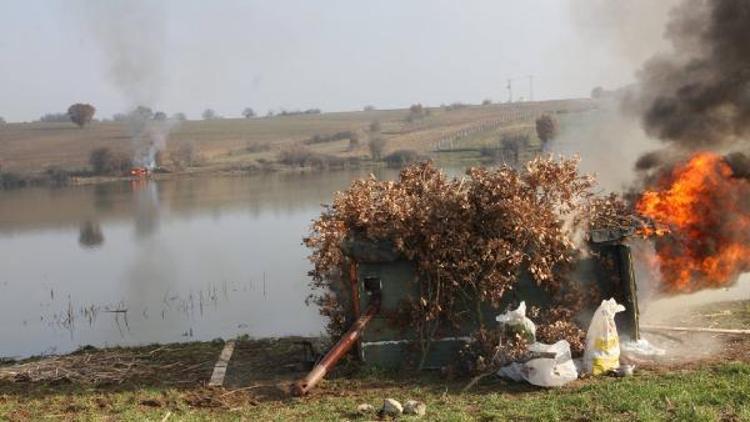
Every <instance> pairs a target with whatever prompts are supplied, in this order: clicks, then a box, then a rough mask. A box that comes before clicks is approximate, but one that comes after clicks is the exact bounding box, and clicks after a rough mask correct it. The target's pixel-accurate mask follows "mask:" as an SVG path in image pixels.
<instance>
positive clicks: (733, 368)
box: [0, 362, 750, 421]
mask: <svg viewBox="0 0 750 422" xmlns="http://www.w3.org/2000/svg"><path fill="white" fill-rule="evenodd" d="M464 383H465V381H461V382H457V381H445V380H443V379H441V378H439V377H435V376H422V377H417V378H412V377H406V378H398V377H395V376H387V375H382V374H380V375H375V374H370V375H361V376H355V377H353V378H347V379H339V380H333V381H327V382H324V383H323V384H322V385H321V386H320V388H318V389H317V390H316V391H315V392H314V393H313V394H312V395H311V396H310V397H306V398H302V399H294V398H286V397H280V398H278V399H272V400H266V401H257V400H254V399H253V396H252V394H251V393H249V392H247V391H240V392H236V393H229V394H227V392H226V391H224V390H213V391H211V390H207V389H203V388H195V389H179V388H166V389H161V388H153V387H145V388H139V389H126V390H122V391H117V390H116V389H115V390H113V391H108V390H107V389H102V390H100V389H96V388H82V387H77V386H72V385H65V386H48V387H45V388H41V389H36V390H34V391H30V392H21V391H16V392H15V393H10V394H9V393H7V392H4V391H3V389H0V415H3V417H4V418H6V419H9V420H17V419H42V418H44V417H45V416H47V417H49V416H60V417H64V418H70V419H73V418H74V419H76V420H101V419H103V418H113V419H117V420H161V419H162V418H163V417H164V416H165V415H166V414H167V412H171V413H172V418H174V420H187V421H189V420H239V419H246V420H331V421H333V420H346V419H350V420H367V419H368V418H362V417H359V416H358V415H356V414H355V413H354V409H355V408H356V406H357V405H358V404H360V403H371V404H373V405H375V406H376V407H377V406H379V405H380V404H381V403H382V400H383V399H384V398H386V397H393V398H395V399H397V400H400V401H402V402H403V401H405V400H407V399H417V400H422V401H424V402H425V403H427V406H428V410H427V411H428V417H427V418H426V419H428V420H445V421H469V420H514V421H517V420H601V421H611V420H646V421H648V420H680V421H691V420H695V421H702V420H707V421H708V420H720V419H723V420H748V419H750V399H749V396H748V393H750V365H748V364H746V363H739V362H735V363H726V364H722V365H718V366H713V367H707V368H703V369H700V370H696V371H689V372H683V371H677V372H673V373H665V374H657V373H652V372H646V373H640V374H638V373H637V374H636V376H634V377H632V378H626V379H616V378H597V379H588V380H581V381H577V382H576V383H574V384H573V385H571V386H567V387H565V388H562V389H559V390H543V389H536V388H533V387H530V386H525V385H518V384H508V383H505V382H499V381H498V382H494V383H493V384H490V385H482V386H479V387H476V390H475V391H471V392H468V393H461V392H460V388H461V386H463V384H464ZM214 405H215V406H218V407H215V408H212V407H210V406H214ZM203 406H207V407H203ZM369 419H372V418H369ZM404 419H405V420H409V419H408V418H404Z"/></svg>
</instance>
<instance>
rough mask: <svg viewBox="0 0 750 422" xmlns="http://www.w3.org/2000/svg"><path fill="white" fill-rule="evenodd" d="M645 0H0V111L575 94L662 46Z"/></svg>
mask: <svg viewBox="0 0 750 422" xmlns="http://www.w3.org/2000/svg"><path fill="white" fill-rule="evenodd" d="M617 3H626V5H619V6H615V8H619V9H621V10H615V11H612V10H604V9H610V7H609V6H612V5H613V4H617ZM647 3H650V4H649V5H648V6H649V9H650V10H649V11H648V13H643V10H642V9H640V6H636V4H638V5H641V6H642V5H644V4H647ZM654 3H656V4H657V5H656V6H655V5H654ZM659 3H661V2H660V1H658V2H657V1H649V0H629V1H628V2H616V1H614V0H611V1H610V0H513V1H512V0H486V1H478V0H477V1H475V0H454V1H447V0H446V1H441V0H393V1H390V0H378V1H355V0H316V1H304V0H299V1H291V0H289V1H287V0H273V1H271V0H267V1H231V0H213V1H210V2H209V1H203V0H201V1H198V0H172V1H169V0H167V1H148V0H129V1H120V0H91V1H86V0H45V1H42V0H0V116H3V117H5V118H6V120H9V121H18V120H31V119H36V118H38V117H39V116H40V115H42V114H44V113H48V112H61V111H64V110H66V109H67V106H68V105H70V104H72V103H74V102H78V101H83V102H90V103H92V104H94V105H95V106H96V107H97V109H98V112H97V117H111V115H112V114H113V113H116V112H122V111H126V110H127V109H129V108H131V107H132V106H134V105H136V104H139V103H147V104H146V105H148V106H151V107H153V108H154V109H157V110H164V111H166V112H167V113H168V114H172V113H175V112H185V113H187V114H188V116H189V117H193V118H196V117H198V116H199V114H200V113H201V111H202V110H204V109H205V108H208V107H210V108H213V109H215V110H216V111H217V112H218V113H219V114H221V115H224V116H227V117H230V116H238V115H239V114H240V111H241V110H242V109H243V108H244V107H247V106H250V107H253V108H254V109H255V110H256V111H258V112H260V113H262V114H265V112H266V111H267V110H269V109H275V110H278V109H279V108H285V109H305V108H312V107H317V108H321V109H322V110H323V111H337V110H351V109H361V108H362V107H363V106H364V105H367V104H373V105H375V106H376V107H378V108H389V107H404V106H408V105H410V104H412V103H415V102H422V103H423V104H428V105H439V104H441V103H450V102H453V101H462V102H473V103H478V102H480V101H481V100H482V99H484V98H492V99H494V100H496V101H497V100H503V101H504V100H506V99H507V95H508V94H507V90H506V89H505V85H506V82H505V81H506V79H507V78H508V77H524V76H526V75H529V74H532V75H534V97H535V99H550V98H561V97H580V96H588V94H589V92H590V91H591V88H592V87H594V86H596V85H604V86H607V87H616V86H620V85H623V84H626V83H630V82H632V81H633V75H634V72H635V70H636V69H637V68H638V66H639V63H640V61H642V59H643V58H645V57H646V56H647V55H648V54H650V53H651V52H653V50H655V49H657V48H658V47H660V46H661V44H660V43H659V39H660V35H661V33H662V30H661V25H662V24H663V22H662V21H663V16H664V15H665V11H666V8H665V7H663V6H661V5H660V4H659ZM665 4H666V3H665ZM603 5H607V7H606V8H605V7H603ZM654 8H655V9H658V10H653V9H654ZM624 9H627V10H624ZM602 13H604V14H605V15H607V16H604V17H602V16H603V15H602ZM623 34H624V36H623ZM514 94H515V96H516V97H519V96H523V97H527V96H528V82H527V81H526V80H519V81H517V82H516V84H515V88H514Z"/></svg>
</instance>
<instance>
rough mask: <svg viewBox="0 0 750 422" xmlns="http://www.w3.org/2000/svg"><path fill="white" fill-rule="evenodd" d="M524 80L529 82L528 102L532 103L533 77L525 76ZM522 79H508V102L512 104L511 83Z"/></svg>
mask: <svg viewBox="0 0 750 422" xmlns="http://www.w3.org/2000/svg"><path fill="white" fill-rule="evenodd" d="M526 78H527V79H528V80H529V97H528V101H534V75H527V76H526ZM521 79H523V78H508V85H507V86H506V88H507V89H508V102H509V103H512V102H513V82H514V81H518V80H521Z"/></svg>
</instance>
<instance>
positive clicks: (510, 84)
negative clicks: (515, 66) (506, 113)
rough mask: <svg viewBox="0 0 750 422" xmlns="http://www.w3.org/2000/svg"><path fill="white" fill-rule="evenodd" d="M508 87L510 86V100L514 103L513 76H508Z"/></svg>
mask: <svg viewBox="0 0 750 422" xmlns="http://www.w3.org/2000/svg"><path fill="white" fill-rule="evenodd" d="M506 88H508V102H509V103H512V102H513V79H512V78H508V86H507V87H506Z"/></svg>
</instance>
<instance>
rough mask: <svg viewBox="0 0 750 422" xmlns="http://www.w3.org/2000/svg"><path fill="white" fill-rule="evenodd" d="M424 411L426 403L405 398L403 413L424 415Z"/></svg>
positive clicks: (425, 410)
mask: <svg viewBox="0 0 750 422" xmlns="http://www.w3.org/2000/svg"><path fill="white" fill-rule="evenodd" d="M425 413H427V405H426V404H424V403H423V402H421V401H416V400H407V401H406V403H404V414H405V415H417V416H424V415H425Z"/></svg>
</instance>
